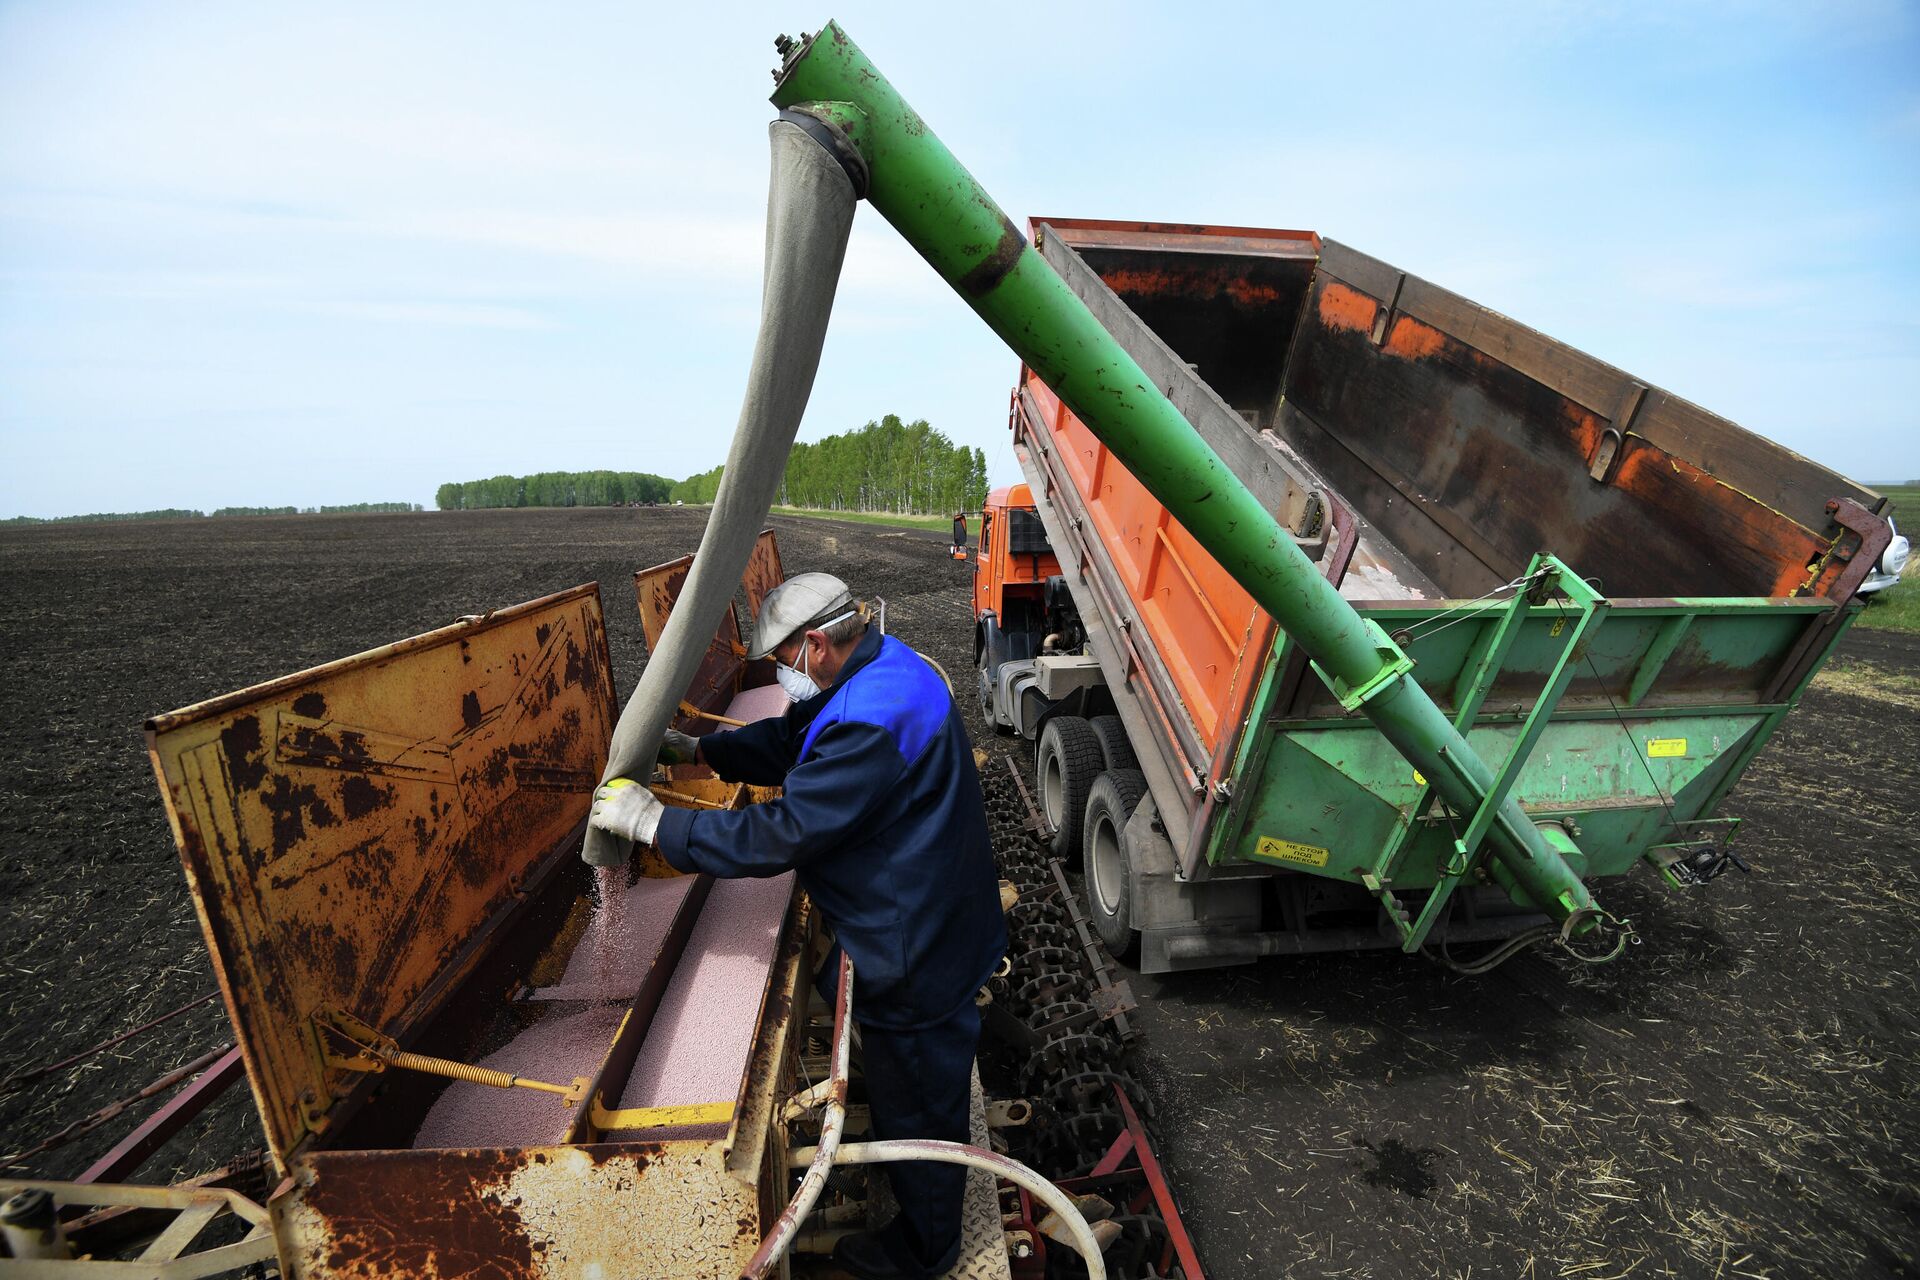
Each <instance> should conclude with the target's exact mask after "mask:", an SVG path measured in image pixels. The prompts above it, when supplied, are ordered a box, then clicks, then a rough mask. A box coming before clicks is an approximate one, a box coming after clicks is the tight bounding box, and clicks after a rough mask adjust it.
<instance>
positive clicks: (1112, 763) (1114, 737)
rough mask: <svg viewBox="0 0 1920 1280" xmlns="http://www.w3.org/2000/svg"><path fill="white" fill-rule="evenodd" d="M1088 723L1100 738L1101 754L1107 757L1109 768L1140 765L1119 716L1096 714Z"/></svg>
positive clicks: (1132, 767)
mask: <svg viewBox="0 0 1920 1280" xmlns="http://www.w3.org/2000/svg"><path fill="white" fill-rule="evenodd" d="M1087 723H1088V724H1089V725H1091V726H1092V727H1093V736H1094V737H1096V738H1098V739H1100V754H1101V755H1102V756H1103V757H1104V758H1105V759H1106V762H1107V768H1109V769H1138V768H1139V767H1140V759H1139V757H1138V756H1136V755H1134V754H1133V744H1132V743H1131V742H1128V741H1127V731H1126V730H1125V729H1123V728H1122V727H1121V726H1120V717H1119V716H1095V717H1093V719H1091V720H1089V721H1087Z"/></svg>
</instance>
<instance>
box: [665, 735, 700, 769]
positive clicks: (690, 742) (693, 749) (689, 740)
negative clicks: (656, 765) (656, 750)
mask: <svg viewBox="0 0 1920 1280" xmlns="http://www.w3.org/2000/svg"><path fill="white" fill-rule="evenodd" d="M699 758H700V739H698V738H696V737H694V736H693V735H692V734H690V733H682V732H680V731H679V730H678V729H669V730H667V736H666V737H665V738H662V739H661V740H660V763H661V764H692V763H694V761H696V760H698V759H699Z"/></svg>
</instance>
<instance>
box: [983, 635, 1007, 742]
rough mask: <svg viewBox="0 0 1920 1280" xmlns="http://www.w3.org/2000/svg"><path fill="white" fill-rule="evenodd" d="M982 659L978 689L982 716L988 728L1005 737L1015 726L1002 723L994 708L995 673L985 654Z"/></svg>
mask: <svg viewBox="0 0 1920 1280" xmlns="http://www.w3.org/2000/svg"><path fill="white" fill-rule="evenodd" d="M980 661H981V664H982V665H981V667H980V681H979V689H978V690H977V692H978V693H979V695H980V717H981V719H983V720H985V721H986V722H987V728H989V729H991V730H993V732H995V733H997V734H999V735H1000V736H1002V737H1005V736H1006V735H1007V734H1009V733H1012V732H1013V726H1012V725H1006V724H1002V723H1000V716H999V714H998V713H997V712H996V711H995V710H994V705H993V673H992V672H991V671H988V670H987V669H986V666H985V663H986V657H985V656H984V655H982V657H981V659H980Z"/></svg>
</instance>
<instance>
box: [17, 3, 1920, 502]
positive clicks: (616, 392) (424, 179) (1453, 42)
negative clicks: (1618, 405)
mask: <svg viewBox="0 0 1920 1280" xmlns="http://www.w3.org/2000/svg"><path fill="white" fill-rule="evenodd" d="M673 9H674V12H671V13H668V14H666V15H662V16H658V17H655V16H653V15H650V14H646V13H644V12H643V10H642V9H641V7H639V6H634V5H618V4H609V5H591V4H572V5H543V6H534V5H516V6H505V5H489V4H472V3H468V4H458V5H454V4H448V5H429V4H417V5H416V4H409V5H401V6H395V5H371V4H369V5H360V4H354V3H343V2H334V3H328V4H325V5H305V6H292V5H263V4H258V3H248V4H220V3H204V4H202V3H170V4H138V3H114V4H107V3H99V4H93V3H51V2H50V3H43V4H32V3H17V2H16V3H0V461H3V462H4V465H3V466H0V516H4V515H15V514H28V515H58V514H66V513H72V512H79V511H98V510H131V509H141V508H150V507H160V506H184V507H199V508H202V509H208V508H212V507H216V506H221V505H228V504H235V505H238V504H249V505H251V504H274V505H281V504H297V505H313V504H319V503H328V502H353V501H390V500H410V501H419V502H426V503H431V501H432V495H433V490H434V488H435V486H436V485H437V484H438V483H439V482H441V481H443V480H452V479H471V478H474V477H478V476H485V475H492V474H496V473H500V472H511V473H519V472H527V471H535V470H548V469H585V468H589V467H610V468H620V469H637V470H646V471H654V472H659V473H662V474H667V475H674V476H679V475H684V474H687V473H690V472H693V471H697V470H702V469H704V468H706V467H709V466H711V465H713V464H714V463H716V462H718V461H719V460H720V459H721V457H722V456H723V454H724V452H725V448H726V440H727V436H728V433H729V432H730V431H731V430H732V427H733V423H734V419H735V416H736V414H737V411H738V406H739V398H740V391H741V380H742V377H743V376H744V372H745V369H746V366H747V362H748V357H749V354H750V347H751V343H752V335H753V329H754V320H755V316H756V314H757V308H758V298H759V276H760V227H761V219H762V216H763V210H764V203H765V191H766V142H765V122H766V121H767V119H768V118H769V116H770V114H771V109H770V108H769V107H768V106H767V104H766V95H767V93H768V91H769V89H770V83H771V82H770V79H769V76H768V71H769V69H770V68H771V67H772V66H773V65H774V62H775V57H774V54H773V50H772V44H771V41H772V37H773V36H774V35H775V34H776V33H778V32H780V31H783V30H785V31H792V32H798V31H799V30H801V29H803V28H804V29H813V28H815V27H817V26H818V25H819V24H821V23H822V22H824V20H825V19H826V18H827V17H829V16H838V17H839V18H840V19H841V21H842V23H843V24H844V25H845V26H846V27H847V29H848V30H849V32H850V33H851V34H852V35H853V36H854V38H855V39H857V40H858V41H859V42H860V44H861V45H862V47H863V48H865V49H866V51H867V52H868V53H869V54H870V55H871V56H872V57H873V58H874V59H875V60H876V62H878V63H879V65H880V66H881V67H882V68H883V69H884V70H885V71H886V72H887V73H888V75H889V77H890V78H891V79H892V80H893V81H894V83H895V84H896V85H898V86H899V87H900V88H901V89H902V91H903V92H904V93H905V94H906V95H907V96H908V98H909V99H910V100H911V101H913V102H914V103H915V105H916V106H917V107H918V108H919V109H920V110H921V112H922V114H923V115H925V116H926V117H927V118H928V120H929V122H930V123H931V124H932V125H933V126H934V127H935V128H936V129H937V130H939V132H940V133H941V135H942V136H943V138H944V139H945V140H946V141H947V143H948V145H949V146H950V147H951V148H952V149H953V150H954V152H955V153H956V154H957V155H959V156H960V157H961V158H962V159H963V160H964V161H965V162H967V164H968V165H969V166H970V167H971V168H972V169H973V170H974V172H975V173H976V174H977V175H978V176H979V177H980V178H981V179H982V180H983V181H984V182H985V184H986V185H987V187H988V189H989V190H991V191H993V192H994V193H995V194H996V195H997V196H998V197H999V198H1000V200H1001V202H1002V203H1003V204H1004V205H1005V206H1006V208H1007V209H1008V211H1009V212H1011V213H1012V214H1013V215H1014V216H1015V217H1016V218H1024V217H1025V216H1026V215H1028V214H1031V213H1051V214H1060V215H1077V216H1091V217H1128V218H1133V217H1137V218H1156V219H1168V220H1185V221H1202V222H1205V221H1212V222H1229V223H1248V224H1255V225H1269V226H1292V227H1308V228H1312V229H1314V230H1317V231H1320V232H1322V233H1323V234H1327V235H1331V236H1333V237H1334V238H1336V239H1340V240H1343V241H1346V242H1347V243H1349V244H1352V245H1354V246H1355V247H1357V248H1360V249H1362V250H1365V251H1366V252H1369V253H1372V254H1374V255H1376V256H1379V257H1383V258H1386V259H1387V260H1389V261H1391V262H1393V263H1394V264H1395V265H1397V266H1399V267H1402V268H1404V269H1406V270H1409V271H1412V272H1414V273H1416V274H1419V275H1423V276H1425V277H1427V278H1429V279H1432V280H1434V281H1436V282H1437V283H1440V284H1442V285H1445V286H1447V287H1449V288H1452V289H1455V290H1457V291H1459V292H1461V293H1464V294H1466V295H1467V296H1469V297H1471V298H1473V299H1475V300H1476V301H1478V302H1481V303H1483V304H1485V305H1488V306H1491V307H1494V308H1495V309H1497V310H1501V311H1504V312H1507V313H1508V314H1511V315H1513V316H1515V317H1517V318H1519V319H1521V320H1522V321H1524V322H1526V323H1527V324H1530V325H1533V326H1534V327H1536V328H1539V329H1542V330H1544V331H1546V332H1547V333H1549V334H1552V335H1553V336H1555V337H1558V338H1561V339H1564V340H1566V341H1569V342H1572V343H1573V344H1575V345H1576V346H1579V347H1582V348H1585V349H1586V350H1588V351H1591V352H1593V353H1594V354H1595V355H1597V356H1600V357H1601V358H1603V359H1605V360H1608V361H1610V362H1612V363H1614V364H1617V365H1620V366H1622V367H1623V368H1625V369H1627V370H1629V371H1631V372H1632V373H1634V374H1635V375H1636V376H1638V377H1641V378H1642V379H1645V380H1647V381H1650V382H1652V383H1655V384H1657V385H1661V386H1665V387H1667V388H1669V389H1671V390H1673V391H1675V392H1677V393H1679V394H1681V395H1684V396H1686V397H1688V398H1689V399H1692V400H1695V401H1697V402H1699V403H1701V404H1703V405H1705V406H1706V407H1708V408H1710V409H1713V410H1715V411H1717V412H1720V413H1724V414H1726V415H1727V416H1729V417H1731V418H1733V419H1734V420H1735V421H1738V422H1740V423H1742V424H1743V425H1745V426H1748V427H1750V428H1752V429H1754V430H1756V431H1759V432H1761V433H1762V434H1765V435H1768V436H1771V437H1773V438H1775V439H1778V440H1780V441H1782V442H1783V443H1785V444H1787V445H1789V446H1791V447H1793V448H1795V449H1798V450H1799V451H1801V452H1803V453H1806V454H1808V455H1810V456H1812V457H1814V458H1816V459H1818V460H1820V461H1822V462H1824V463H1826V464H1828V465H1830V466H1832V467H1834V468H1836V469H1838V470H1841V471H1843V472H1846V473H1848V474H1850V475H1852V476H1854V477H1856V478H1858V479H1862V480H1867V481H1874V480H1881V481H1885V480H1894V479H1904V478H1911V477H1915V476H1920V414H1916V412H1915V410H1914V407H1913V404H1914V398H1915V394H1916V389H1920V321H1916V318H1915V309H1914V305H1913V299H1914V298H1915V297H1916V296H1920V8H1916V7H1915V6H1913V5H1911V4H1894V3H1874V2H1867V3H1852V2H1849V0H1839V2H1837V3H1826V4H1821V5H1806V4H1786V3H1781V4H1738V5H1736V4H1706V5H1691V6H1689V5H1676V4H1648V5H1626V4H1593V5H1563V4H1552V3H1517V4H1511V5H1500V4H1471V3H1469V4H1462V5H1446V6H1435V5H1406V6H1399V5H1393V4H1373V5H1339V6H1335V5H1314V6H1310V7H1309V6H1283V5H1253V6H1246V7H1237V6H1230V5H1191V4H1189V5H1179V6H1157V5H1146V4H1128V3H1124V2H1122V3H1101V4H1088V5H1039V6H1027V7H1024V8H1021V9H1018V10H1007V11H1006V12H1005V13H1004V14H1003V15H1002V16H1001V17H1000V18H999V19H996V20H994V21H992V22H991V23H989V24H988V25H986V26H984V27H982V28H980V30H979V32H978V33H977V34H976V33H974V32H973V31H972V30H970V29H969V27H968V25H967V21H968V19H970V18H972V17H974V16H975V15H977V14H980V13H981V12H982V11H980V10H977V9H972V10H952V11H946V10H937V9H934V8H933V7H931V6H903V5H898V4H890V5H864V4H863V5H843V6H841V7H840V8H839V10H838V11H837V12H834V13H830V12H829V11H828V10H825V9H822V10H818V11H815V10H811V9H808V8H806V7H805V6H795V5H791V4H787V5H780V6H762V5H755V6H746V5H725V4H713V5H706V6H674V7H673ZM1015 368H1016V363H1015V360H1014V358H1013V357H1012V356H1011V355H1010V354H1008V353H1007V352H1006V351H1005V350H1004V348H1002V347H1000V345H999V344H998V343H997V341H996V340H994V339H993V338H992V337H991V335H989V334H988V333H987V332H986V331H985V329H984V328H983V327H982V326H981V325H980V324H979V323H978V321H976V320H975V319H974V318H973V316H972V315H971V313H969V312H968V311H966V309H965V308H964V307H963V306H962V305H961V304H960V302H959V301H958V299H957V298H955V297H954V296H953V295H952V294H951V293H949V292H948V291H947V290H946V289H945V288H944V287H943V286H941V285H940V284H939V283H938V281H937V280H936V279H935V278H934V277H933V275H932V273H931V271H930V270H928V269H927V268H926V267H925V266H924V265H923V264H922V263H921V262H920V261H919V260H918V259H917V258H916V257H914V256H913V255H912V254H911V252H910V251H909V250H907V249H906V248H905V247H904V246H903V245H902V244H901V242H900V241H899V240H898V239H897V237H895V236H894V235H893V233H892V231H891V230H890V229H889V228H888V227H887V226H886V225H885V224H884V223H883V222H881V221H880V220H879V218H878V217H877V216H876V215H875V214H873V213H872V211H871V210H865V209H863V210H862V211H861V213H860V215H859V217H858V219H857V221H856V225H855V229H854V241H853V245H852V247H851V249H850V251H849V254H848V268H847V276H846V278H845V280H844V281H843V284H842V288H841V293H840V300H839V304H838V306H837V308H836V311H835V316H834V321H833V328H832V332H831V336H830V338H829V340H828V344H827V351H826V356H825V360H824V362H823V366H822V370H821V376H820V381H819V384H818V386H817V388H816V390H815V393H814V398H813V402H812V405H811V408H810V410H809V412H808V416H807V421H806V423H805V425H804V426H803V427H802V430H801V434H802V438H806V439H811V438H817V437H819V436H822V435H826V434H830V433H832V432H834V431H840V430H845V429H848V428H851V427H857V426H858V425H860V424H861V423H862V422H865V421H867V420H868V419H870V418H874V417H877V416H879V415H881V414H884V413H888V412H896V413H900V414H902V415H905V416H909V417H925V418H927V419H928V420H930V421H931V422H932V423H933V424H934V425H935V426H937V427H939V428H941V429H942V430H944V431H946V432H947V433H948V434H950V435H952V436H953V437H955V438H956V439H959V440H961V441H964V442H966V443H970V444H978V445H980V446H981V447H982V448H984V449H985V450H986V451H987V456H988V459H989V464H990V466H992V467H993V468H994V470H995V472H996V476H997V478H1002V479H1004V478H1008V477H1009V475H1010V474H1011V472H1012V462H1011V459H1010V457H1009V456H1008V451H1007V449H1006V447H1005V444H1004V441H1005V438H1006V429H1005V424H1006V397H1007V391H1008V388H1009V387H1010V385H1011V383H1012V379H1013V375H1014V372H1015Z"/></svg>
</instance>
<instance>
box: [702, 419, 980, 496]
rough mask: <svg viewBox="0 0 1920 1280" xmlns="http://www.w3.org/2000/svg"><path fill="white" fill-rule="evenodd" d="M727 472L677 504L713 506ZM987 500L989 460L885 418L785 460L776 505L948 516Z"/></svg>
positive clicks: (799, 448)
mask: <svg viewBox="0 0 1920 1280" xmlns="http://www.w3.org/2000/svg"><path fill="white" fill-rule="evenodd" d="M725 470H726V469H725V468H724V467H715V468H714V469H713V470H711V471H702V472H701V473H700V474H699V475H697V476H688V477H687V478H686V479H685V480H682V481H681V482H680V483H679V484H677V485H675V486H673V499H674V501H676V502H712V501H713V498H714V495H715V494H716V493H718V492H719V490H720V477H721V475H722V473H723V472H724V471H725ZM986 496H987V455H986V453H985V452H984V451H982V450H979V449H970V448H968V447H966V446H965V445H956V444H955V443H954V442H953V441H951V440H949V439H948V438H947V437H946V435H945V433H943V432H940V431H936V430H934V429H933V428H932V427H930V426H928V425H927V423H926V421H925V420H924V419H916V420H914V421H913V422H902V421H901V420H900V417H899V415H898V414H892V413H890V414H888V415H887V416H886V417H884V418H881V419H880V420H879V421H878V422H869V423H868V424H867V425H866V426H864V427H862V428H860V429H859V430H858V431H846V432H842V433H841V434H839V435H836V436H828V437H827V438H826V439H824V440H817V441H814V442H812V443H810V444H796V445H795V446H793V452H792V453H790V454H788V455H787V470H786V475H785V476H784V477H783V479H782V480H781V483H780V493H779V497H778V499H777V501H778V502H779V504H780V505H781V506H783V507H812V508H815V509H817V510H822V511H885V512H889V513H891V514H894V515H948V514H951V513H952V512H955V511H977V510H979V508H980V504H981V503H982V502H983V501H985V500H986Z"/></svg>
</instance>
